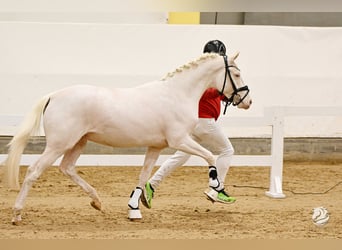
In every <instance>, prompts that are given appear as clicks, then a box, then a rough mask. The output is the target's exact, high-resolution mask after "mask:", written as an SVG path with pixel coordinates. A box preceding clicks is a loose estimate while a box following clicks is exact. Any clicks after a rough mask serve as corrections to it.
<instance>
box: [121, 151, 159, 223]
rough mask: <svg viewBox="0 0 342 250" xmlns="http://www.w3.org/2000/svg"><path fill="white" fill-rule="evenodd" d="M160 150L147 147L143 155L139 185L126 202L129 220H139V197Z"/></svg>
mask: <svg viewBox="0 0 342 250" xmlns="http://www.w3.org/2000/svg"><path fill="white" fill-rule="evenodd" d="M161 150H162V149H161V148H153V147H149V148H148V149H147V152H146V155H145V161H144V166H143V168H142V169H141V172H140V176H139V183H138V186H137V187H136V188H135V190H133V191H132V194H131V196H130V199H129V201H128V207H129V210H128V218H129V219H131V220H135V219H141V218H142V215H141V212H140V209H139V201H140V197H141V195H142V193H143V189H144V186H145V184H146V182H147V181H148V178H149V177H150V176H151V172H152V169H153V167H154V165H155V163H156V161H157V160H158V157H159V155H160V151H161Z"/></svg>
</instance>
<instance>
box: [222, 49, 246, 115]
mask: <svg viewBox="0 0 342 250" xmlns="http://www.w3.org/2000/svg"><path fill="white" fill-rule="evenodd" d="M223 59H224V64H225V68H226V73H225V74H224V82H223V87H222V90H221V92H220V94H221V95H224V94H223V91H224V88H225V87H226V81H227V75H228V77H229V80H230V82H231V83H232V87H233V94H232V95H231V96H230V97H229V98H228V97H226V96H225V99H224V101H225V103H226V106H225V107H224V111H223V114H224V115H225V114H226V111H227V107H228V106H229V105H230V104H233V106H237V105H239V104H240V103H241V102H243V100H244V99H245V98H246V96H247V95H248V93H249V88H248V86H247V85H245V86H243V87H241V88H237V87H236V85H235V82H234V80H233V77H232V75H231V73H230V70H229V68H236V69H237V70H239V68H238V67H236V66H234V65H228V59H227V55H224V56H223ZM241 91H247V92H246V93H245V95H244V96H243V97H241V96H240V95H239V92H241Z"/></svg>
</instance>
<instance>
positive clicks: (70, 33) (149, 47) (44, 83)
mask: <svg viewBox="0 0 342 250" xmlns="http://www.w3.org/2000/svg"><path fill="white" fill-rule="evenodd" d="M0 34H1V39H0V115H24V114H25V113H26V112H27V111H28V109H29V108H30V107H31V105H32V104H33V103H34V101H35V100H36V99H38V98H39V97H41V96H42V95H45V94H46V93H49V92H51V91H55V90H57V89H60V88H63V87H66V86H70V85H73V84H82V83H86V84H93V85H98V86H106V87H111V88H113V87H134V86H137V85H139V84H142V83H144V82H147V81H151V80H155V79H159V78H161V77H162V76H164V75H165V74H166V73H167V72H169V71H171V70H173V69H175V68H176V67H178V66H180V65H182V64H184V63H187V62H188V61H189V60H192V59H194V58H197V57H199V56H200V54H201V52H202V48H203V45H204V44H205V43H206V42H207V41H208V40H211V39H220V40H222V41H223V42H224V43H225V44H226V45H227V48H228V54H232V53H233V52H236V51H240V57H239V59H238V61H237V63H238V65H239V67H240V68H241V70H242V76H243V78H244V81H245V82H246V83H247V84H248V85H249V87H250V89H251V94H252V96H253V101H254V103H253V106H252V108H251V109H250V110H248V111H245V110H237V109H236V108H233V107H230V108H229V109H228V112H227V115H228V116H260V115H263V112H264V108H266V107H270V106H287V107H297V106H304V107H316V106H323V107H326V106H340V107H342V99H341V93H342V70H341V69H342V46H341V44H342V28H308V27H276V26H233V25H222V26H221V25H215V26H211V25H167V24H115V23H67V22H63V23H62V22H60V23H58V22H19V21H11V22H8V21H2V22H0ZM189 94H191V93H189ZM165 108H166V109H167V107H165ZM267 132H268V131H267V128H265V129H260V128H245V127H244V128H242V129H240V128H229V131H227V133H228V135H229V136H230V137H240V136H242V137H244V136H246V137H247V136H248V137H249V136H256V137H258V136H264V135H265V134H267ZM285 136H287V137H297V136H299V137H341V136H342V118H341V117H334V116H331V117H330V116H328V117H319V116H308V117H300V116H296V117H288V118H286V129H285Z"/></svg>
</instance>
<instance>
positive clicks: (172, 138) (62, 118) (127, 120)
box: [4, 53, 252, 225]
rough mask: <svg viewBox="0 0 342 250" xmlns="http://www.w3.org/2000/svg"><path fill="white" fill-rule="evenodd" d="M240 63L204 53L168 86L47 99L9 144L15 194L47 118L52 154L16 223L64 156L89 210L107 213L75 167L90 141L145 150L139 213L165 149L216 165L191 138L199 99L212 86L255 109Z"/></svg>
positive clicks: (69, 91) (17, 208)
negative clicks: (26, 154) (30, 143)
mask: <svg viewBox="0 0 342 250" xmlns="http://www.w3.org/2000/svg"><path fill="white" fill-rule="evenodd" d="M237 56H238V54H236V55H234V56H233V57H231V58H230V57H229V58H227V57H226V56H224V57H222V56H219V55H217V54H207V53H206V54H203V55H202V56H201V57H200V58H198V59H197V60H194V61H191V62H190V63H188V64H185V65H183V66H181V67H179V68H178V69H176V70H175V71H174V72H172V73H169V74H168V75H167V76H166V77H165V78H164V79H162V80H158V81H154V82H150V83H146V84H143V85H140V86H138V87H134V88H115V89H106V88H101V87H95V86H88V85H78V86H72V87H69V88H65V89H62V90H60V91H56V92H54V93H51V94H48V95H46V96H45V97H43V98H42V99H41V100H40V101H39V102H38V103H37V104H36V105H35V106H34V108H33V109H32V111H31V112H30V113H29V114H28V115H27V117H26V118H25V120H24V122H23V124H22V125H21V126H20V128H19V131H18V132H17V134H16V135H15V136H14V137H13V139H12V140H11V142H10V144H9V146H10V148H9V153H8V157H7V159H6V161H5V175H4V177H5V181H4V182H5V183H7V184H8V187H10V188H12V189H19V181H18V179H19V164H20V157H21V155H22V153H23V150H24V148H25V146H26V144H27V140H28V138H29V137H30V136H31V134H32V132H33V131H34V130H36V129H39V127H40V121H41V117H43V126H44V131H45V136H46V148H45V150H44V152H43V153H42V155H41V156H40V158H39V159H38V160H37V161H36V162H35V163H33V164H32V165H31V166H29V167H28V169H27V173H26V176H25V179H24V181H23V184H22V187H21V189H20V192H19V194H18V196H17V199H16V201H15V204H14V207H13V213H14V216H13V219H12V224H14V225H18V224H20V222H21V220H22V218H21V211H22V209H23V207H24V203H25V200H26V198H27V195H28V192H29V189H30V188H31V186H32V184H33V183H34V182H35V181H36V180H37V179H38V178H39V176H40V175H41V174H42V172H43V171H44V170H45V169H46V168H47V167H49V166H51V165H52V164H53V163H54V162H55V161H56V159H58V158H59V157H60V156H62V155H64V156H63V159H62V162H61V164H60V166H59V169H60V170H61V172H63V173H64V174H66V175H67V176H69V177H70V178H71V179H72V180H73V181H74V182H75V183H76V184H78V185H79V186H81V188H82V189H83V190H84V191H85V192H86V193H87V194H88V195H89V196H90V198H91V199H92V201H91V205H92V206H93V207H94V208H95V209H98V210H101V202H100V199H99V196H98V194H97V192H96V190H95V189H94V188H93V187H92V186H91V185H89V184H88V183H87V182H86V181H85V180H83V179H82V178H81V177H80V176H79V175H78V174H77V172H76V171H75V162H76V160H77V159H78V158H79V156H80V154H81V152H82V149H83V148H84V147H85V145H86V143H87V141H88V140H90V141H93V142H96V143H100V144H104V145H109V146H113V147H133V146H134V147H135V146H146V147H147V152H146V155H145V161H144V165H143V168H142V170H141V173H140V179H139V183H138V185H137V189H136V190H135V192H134V193H135V195H133V197H135V200H137V204H135V206H136V209H138V205H139V197H140V195H141V192H140V193H139V192H136V191H139V189H140V190H141V189H142V188H143V187H144V185H145V183H146V182H147V180H148V178H149V176H150V174H151V171H152V168H153V166H154V165H155V162H156V160H157V158H158V156H159V154H160V151H161V150H162V149H163V148H165V147H171V148H174V149H177V150H182V151H184V152H187V153H189V154H193V155H198V156H200V157H202V158H203V159H205V160H206V161H207V162H208V164H209V165H210V166H214V165H215V158H214V156H213V154H212V153H211V152H209V151H208V150H206V149H205V148H203V147H202V146H200V145H199V144H198V143H197V142H195V141H194V140H193V139H192V138H191V137H190V132H191V131H192V130H193V128H194V126H195V124H196V121H197V119H198V102H199V99H200V97H201V96H202V94H203V93H204V91H205V90H206V89H208V88H210V87H214V88H216V89H218V90H219V91H221V93H222V94H224V95H225V96H226V97H228V100H230V102H232V103H233V105H237V106H238V107H239V108H244V109H247V108H249V106H250V105H251V102H252V101H251V98H250V96H249V90H248V87H247V86H245V85H244V83H243V81H242V80H241V77H240V71H239V69H238V67H237V66H236V64H235V62H234V60H235V59H236V58H237ZM227 76H228V77H227ZM227 79H229V81H228V80H227ZM131 200H132V198H131ZM133 203H134V202H133ZM131 206H132V204H131Z"/></svg>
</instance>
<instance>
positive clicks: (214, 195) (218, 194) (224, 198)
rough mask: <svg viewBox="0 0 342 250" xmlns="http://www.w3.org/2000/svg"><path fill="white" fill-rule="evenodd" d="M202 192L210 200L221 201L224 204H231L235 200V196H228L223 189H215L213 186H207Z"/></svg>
mask: <svg viewBox="0 0 342 250" xmlns="http://www.w3.org/2000/svg"><path fill="white" fill-rule="evenodd" d="M204 194H205V195H206V196H207V199H208V200H210V201H212V202H221V203H224V204H232V203H234V202H235V201H236V198H234V197H232V196H229V195H228V194H227V193H226V192H225V191H224V189H222V190H220V191H216V190H215V189H213V188H209V189H207V190H206V191H204Z"/></svg>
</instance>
